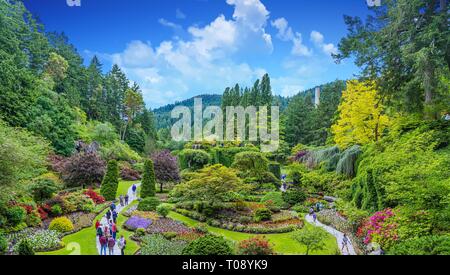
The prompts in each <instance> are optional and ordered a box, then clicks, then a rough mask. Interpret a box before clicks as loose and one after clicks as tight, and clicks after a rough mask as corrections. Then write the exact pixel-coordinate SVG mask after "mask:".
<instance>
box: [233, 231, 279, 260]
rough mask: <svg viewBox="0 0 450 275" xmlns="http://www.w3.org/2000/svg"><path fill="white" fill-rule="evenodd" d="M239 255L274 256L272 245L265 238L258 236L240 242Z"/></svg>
mask: <svg viewBox="0 0 450 275" xmlns="http://www.w3.org/2000/svg"><path fill="white" fill-rule="evenodd" d="M238 254H239V255H274V254H275V252H274V251H273V247H272V245H271V244H270V243H269V241H268V240H267V239H266V238H265V237H261V236H256V237H253V238H250V239H247V240H243V241H241V242H239V245H238Z"/></svg>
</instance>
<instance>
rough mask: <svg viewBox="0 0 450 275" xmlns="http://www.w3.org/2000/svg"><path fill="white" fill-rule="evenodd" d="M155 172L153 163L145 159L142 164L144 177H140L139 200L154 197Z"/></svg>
mask: <svg viewBox="0 0 450 275" xmlns="http://www.w3.org/2000/svg"><path fill="white" fill-rule="evenodd" d="M155 185H156V179H155V170H154V167H153V161H152V160H150V159H146V160H145V163H144V175H143V177H142V186H141V198H147V197H153V196H155V193H156V190H155V188H156V187H155Z"/></svg>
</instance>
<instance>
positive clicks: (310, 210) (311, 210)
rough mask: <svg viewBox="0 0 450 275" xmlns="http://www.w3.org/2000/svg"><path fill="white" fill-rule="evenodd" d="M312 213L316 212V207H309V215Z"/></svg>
mask: <svg viewBox="0 0 450 275" xmlns="http://www.w3.org/2000/svg"><path fill="white" fill-rule="evenodd" d="M312 214H314V208H313V207H312V206H311V208H309V215H310V216H312Z"/></svg>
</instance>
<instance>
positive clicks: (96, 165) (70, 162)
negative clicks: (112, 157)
mask: <svg viewBox="0 0 450 275" xmlns="http://www.w3.org/2000/svg"><path fill="white" fill-rule="evenodd" d="M104 174H105V162H104V161H103V160H102V159H101V158H100V157H99V155H98V154H97V153H80V154H76V155H73V156H72V157H70V158H68V159H67V160H66V161H65V162H64V167H63V171H62V178H63V180H64V182H65V183H66V185H67V186H68V187H79V186H83V187H84V186H92V185H95V184H98V183H100V182H101V181H102V179H103V176H104Z"/></svg>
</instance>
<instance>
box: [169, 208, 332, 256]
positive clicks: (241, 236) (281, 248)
mask: <svg viewBox="0 0 450 275" xmlns="http://www.w3.org/2000/svg"><path fill="white" fill-rule="evenodd" d="M169 217H170V218H172V219H174V220H178V221H181V222H184V223H185V224H186V225H188V226H192V227H193V226H195V225H197V224H199V222H198V221H195V220H193V219H190V218H188V217H186V216H183V215H180V214H178V213H176V212H173V211H172V212H171V213H170V214H169ZM305 226H306V227H312V225H310V224H308V223H306V224H305ZM208 230H209V231H210V232H212V233H215V234H219V235H222V236H224V237H225V238H227V239H229V240H232V241H236V242H238V241H242V240H245V239H248V238H251V237H253V236H256V235H255V234H248V233H241V232H234V231H229V230H226V229H222V228H217V227H211V226H208ZM292 234H293V233H292V232H290V233H282V234H265V235H261V236H265V237H266V238H267V239H268V240H269V241H270V242H271V243H272V244H273V245H274V249H275V251H276V252H277V253H279V254H284V255H303V254H305V252H306V247H305V246H304V245H301V244H299V243H298V242H296V241H294V240H293V239H292V238H291V236H292ZM337 250H338V246H337V243H336V239H335V238H334V237H333V236H332V235H330V234H328V238H327V240H326V249H325V250H322V251H314V252H312V253H310V254H313V255H334V254H335V253H336V251H337Z"/></svg>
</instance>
